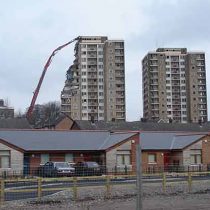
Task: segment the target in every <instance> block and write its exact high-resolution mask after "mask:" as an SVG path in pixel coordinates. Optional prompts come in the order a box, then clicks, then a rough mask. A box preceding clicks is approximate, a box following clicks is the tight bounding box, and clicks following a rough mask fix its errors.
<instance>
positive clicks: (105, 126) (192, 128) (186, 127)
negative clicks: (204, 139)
mask: <svg viewBox="0 0 210 210" xmlns="http://www.w3.org/2000/svg"><path fill="white" fill-rule="evenodd" d="M75 124H76V125H77V127H78V128H79V129H81V130H131V131H138V130H141V131H189V132H208V131H210V123H205V124H202V125H199V124H198V123H154V122H141V121H133V122H105V121H95V122H94V123H91V122H90V121H83V120H75Z"/></svg>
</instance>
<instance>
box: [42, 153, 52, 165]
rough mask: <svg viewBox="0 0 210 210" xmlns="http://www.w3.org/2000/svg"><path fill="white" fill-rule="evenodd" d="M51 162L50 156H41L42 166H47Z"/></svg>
mask: <svg viewBox="0 0 210 210" xmlns="http://www.w3.org/2000/svg"><path fill="white" fill-rule="evenodd" d="M49 160H50V156H49V154H41V164H45V163H47V162H48V161H49Z"/></svg>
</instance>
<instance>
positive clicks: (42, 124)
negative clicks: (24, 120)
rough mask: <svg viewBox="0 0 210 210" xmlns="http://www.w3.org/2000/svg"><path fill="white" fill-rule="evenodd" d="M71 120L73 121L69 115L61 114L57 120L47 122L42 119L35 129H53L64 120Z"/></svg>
mask: <svg viewBox="0 0 210 210" xmlns="http://www.w3.org/2000/svg"><path fill="white" fill-rule="evenodd" d="M66 117H67V118H69V119H71V118H70V117H69V116H68V115H66V114H64V113H60V114H59V115H58V116H57V117H56V118H54V119H51V120H46V119H42V120H41V121H40V122H38V123H37V124H36V125H34V126H33V127H34V128H35V129H41V128H52V127H55V126H56V125H57V124H58V123H60V122H61V121H62V120H63V119H64V118H66Z"/></svg>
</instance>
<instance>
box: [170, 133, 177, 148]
mask: <svg viewBox="0 0 210 210" xmlns="http://www.w3.org/2000/svg"><path fill="white" fill-rule="evenodd" d="M175 141H176V135H174V136H173V139H172V142H171V146H170V150H172V149H173V147H174V143H175Z"/></svg>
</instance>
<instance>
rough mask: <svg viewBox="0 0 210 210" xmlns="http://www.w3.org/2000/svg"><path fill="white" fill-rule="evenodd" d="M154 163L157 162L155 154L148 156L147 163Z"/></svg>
mask: <svg viewBox="0 0 210 210" xmlns="http://www.w3.org/2000/svg"><path fill="white" fill-rule="evenodd" d="M156 162H157V156H156V154H148V163H156Z"/></svg>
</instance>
